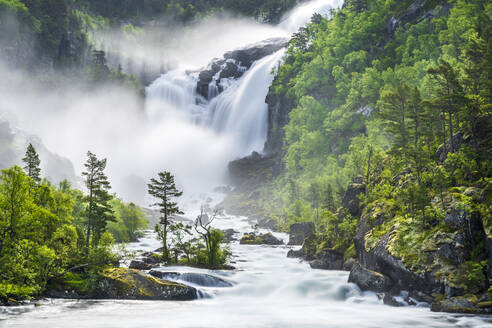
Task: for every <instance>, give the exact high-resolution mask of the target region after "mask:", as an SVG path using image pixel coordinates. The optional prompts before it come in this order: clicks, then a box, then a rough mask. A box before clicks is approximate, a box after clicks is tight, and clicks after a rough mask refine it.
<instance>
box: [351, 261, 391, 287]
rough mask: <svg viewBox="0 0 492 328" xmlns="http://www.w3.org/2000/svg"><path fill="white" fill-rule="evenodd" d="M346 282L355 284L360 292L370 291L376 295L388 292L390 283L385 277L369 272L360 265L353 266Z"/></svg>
mask: <svg viewBox="0 0 492 328" xmlns="http://www.w3.org/2000/svg"><path fill="white" fill-rule="evenodd" d="M348 282H352V283H355V284H357V286H359V288H360V289H361V290H370V291H374V292H377V293H382V292H385V291H389V290H390V289H391V286H392V284H393V283H392V281H391V280H390V279H389V278H388V277H386V276H385V275H383V274H381V273H379V272H376V271H371V270H369V269H366V268H364V267H362V266H361V265H360V264H356V265H354V267H353V268H352V271H350V275H349V279H348Z"/></svg>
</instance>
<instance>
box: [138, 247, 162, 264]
mask: <svg viewBox="0 0 492 328" xmlns="http://www.w3.org/2000/svg"><path fill="white" fill-rule="evenodd" d="M141 260H142V261H143V262H145V263H147V264H159V263H161V262H162V250H161V252H160V253H153V252H145V253H143V254H142V259H141Z"/></svg>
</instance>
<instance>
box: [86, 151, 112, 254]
mask: <svg viewBox="0 0 492 328" xmlns="http://www.w3.org/2000/svg"><path fill="white" fill-rule="evenodd" d="M106 162H107V161H106V159H105V158H104V159H102V160H99V159H97V157H96V155H94V154H93V153H91V152H90V151H89V152H87V162H86V163H85V164H84V166H85V167H86V170H87V171H85V172H83V173H82V175H83V176H85V185H86V187H87V190H88V192H89V195H88V196H87V201H88V206H87V211H86V213H87V234H86V247H87V250H88V249H89V246H90V240H91V236H92V245H93V246H96V245H97V243H98V241H99V238H100V236H101V234H102V233H103V232H104V231H105V230H106V225H107V223H108V222H109V221H114V214H113V211H112V209H111V205H110V204H109V201H110V200H111V199H112V196H111V195H110V194H109V192H108V191H109V189H111V185H110V183H109V180H108V177H107V176H106V175H105V174H104V169H105V168H106Z"/></svg>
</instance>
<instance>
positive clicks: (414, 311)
mask: <svg viewBox="0 0 492 328" xmlns="http://www.w3.org/2000/svg"><path fill="white" fill-rule="evenodd" d="M214 223H215V226H216V227H218V228H234V229H235V230H236V231H239V232H240V233H241V232H245V231H251V227H250V226H251V222H250V221H249V220H247V218H244V217H233V216H227V217H222V218H219V219H217V220H216V221H214ZM275 235H276V236H277V237H279V238H282V239H284V241H287V239H288V236H287V235H286V234H282V233H276V234H275ZM238 236H240V234H238ZM158 246H159V242H158V241H157V240H156V239H155V237H154V235H153V233H151V232H149V233H148V234H147V235H146V237H144V238H142V239H141V240H140V242H138V243H133V244H130V245H129V246H128V247H129V248H130V249H141V250H153V249H155V248H157V247H158ZM230 247H231V251H232V253H233V258H232V260H233V261H234V262H235V263H234V265H235V266H236V270H234V271H211V270H201V269H194V268H188V267H174V268H173V267H166V268H161V269H162V270H165V271H176V272H201V273H209V274H212V275H216V276H219V277H222V278H224V279H226V280H228V281H231V282H233V284H234V286H233V287H227V288H213V287H205V288H204V287H198V288H199V289H200V290H201V291H203V292H204V293H206V294H207V295H208V297H204V298H202V299H199V300H196V301H185V302H176V301H123V300H104V301H101V300H46V301H43V302H41V306H36V307H35V306H34V305H29V306H23V307H10V308H0V327H36V328H54V327H81V328H82V327H91V328H99V327H101V328H103V327H104V328H122V327H128V328H140V327H141V328H152V327H172V328H174V327H176V328H178V327H182V328H209V327H210V328H212V327H213V328H221V327H224V328H226V327H227V328H240V327H241V328H244V327H257V328H260V327H265V328H267V327H268V328H273V327H282V328H286V327H296V328H302V327H305V328H315V327H333V328H335V327H337V328H339V327H414V328H416V327H426V328H429V327H491V326H492V317H480V316H469V315H455V314H448V313H434V312H431V311H430V309H429V308H428V307H416V306H406V307H390V306H387V305H384V304H383V303H382V301H381V300H379V299H378V297H377V296H376V294H374V293H371V292H361V291H360V290H359V289H358V288H357V286H356V285H354V284H349V283H347V278H348V272H343V271H326V270H317V269H311V268H310V267H309V265H308V264H307V263H302V262H300V261H299V260H297V259H290V258H287V257H286V254H287V252H288V250H289V249H290V248H291V246H251V245H239V243H238V242H237V241H236V242H233V243H232V244H231V246H230Z"/></svg>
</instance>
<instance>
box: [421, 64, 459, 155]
mask: <svg viewBox="0 0 492 328" xmlns="http://www.w3.org/2000/svg"><path fill="white" fill-rule="evenodd" d="M427 73H428V74H429V75H430V76H431V77H432V78H433V80H434V82H435V90H434V92H435V95H434V97H433V99H432V101H433V104H434V107H435V108H437V109H439V110H441V112H442V119H443V121H442V126H443V131H444V140H443V144H444V145H446V133H445V130H446V114H447V115H448V123H447V125H448V129H449V144H450V149H449V151H450V152H451V153H453V152H454V151H455V150H456V149H455V145H454V144H453V135H454V131H455V127H454V122H453V121H454V117H455V115H456V113H458V112H459V111H460V110H461V107H462V106H463V104H464V102H465V97H464V92H463V87H462V85H461V84H460V82H459V80H458V73H457V72H456V71H455V70H454V69H453V67H452V66H451V64H450V63H448V62H447V61H445V60H442V59H440V60H439V66H437V67H431V68H429V69H428V70H427Z"/></svg>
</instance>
